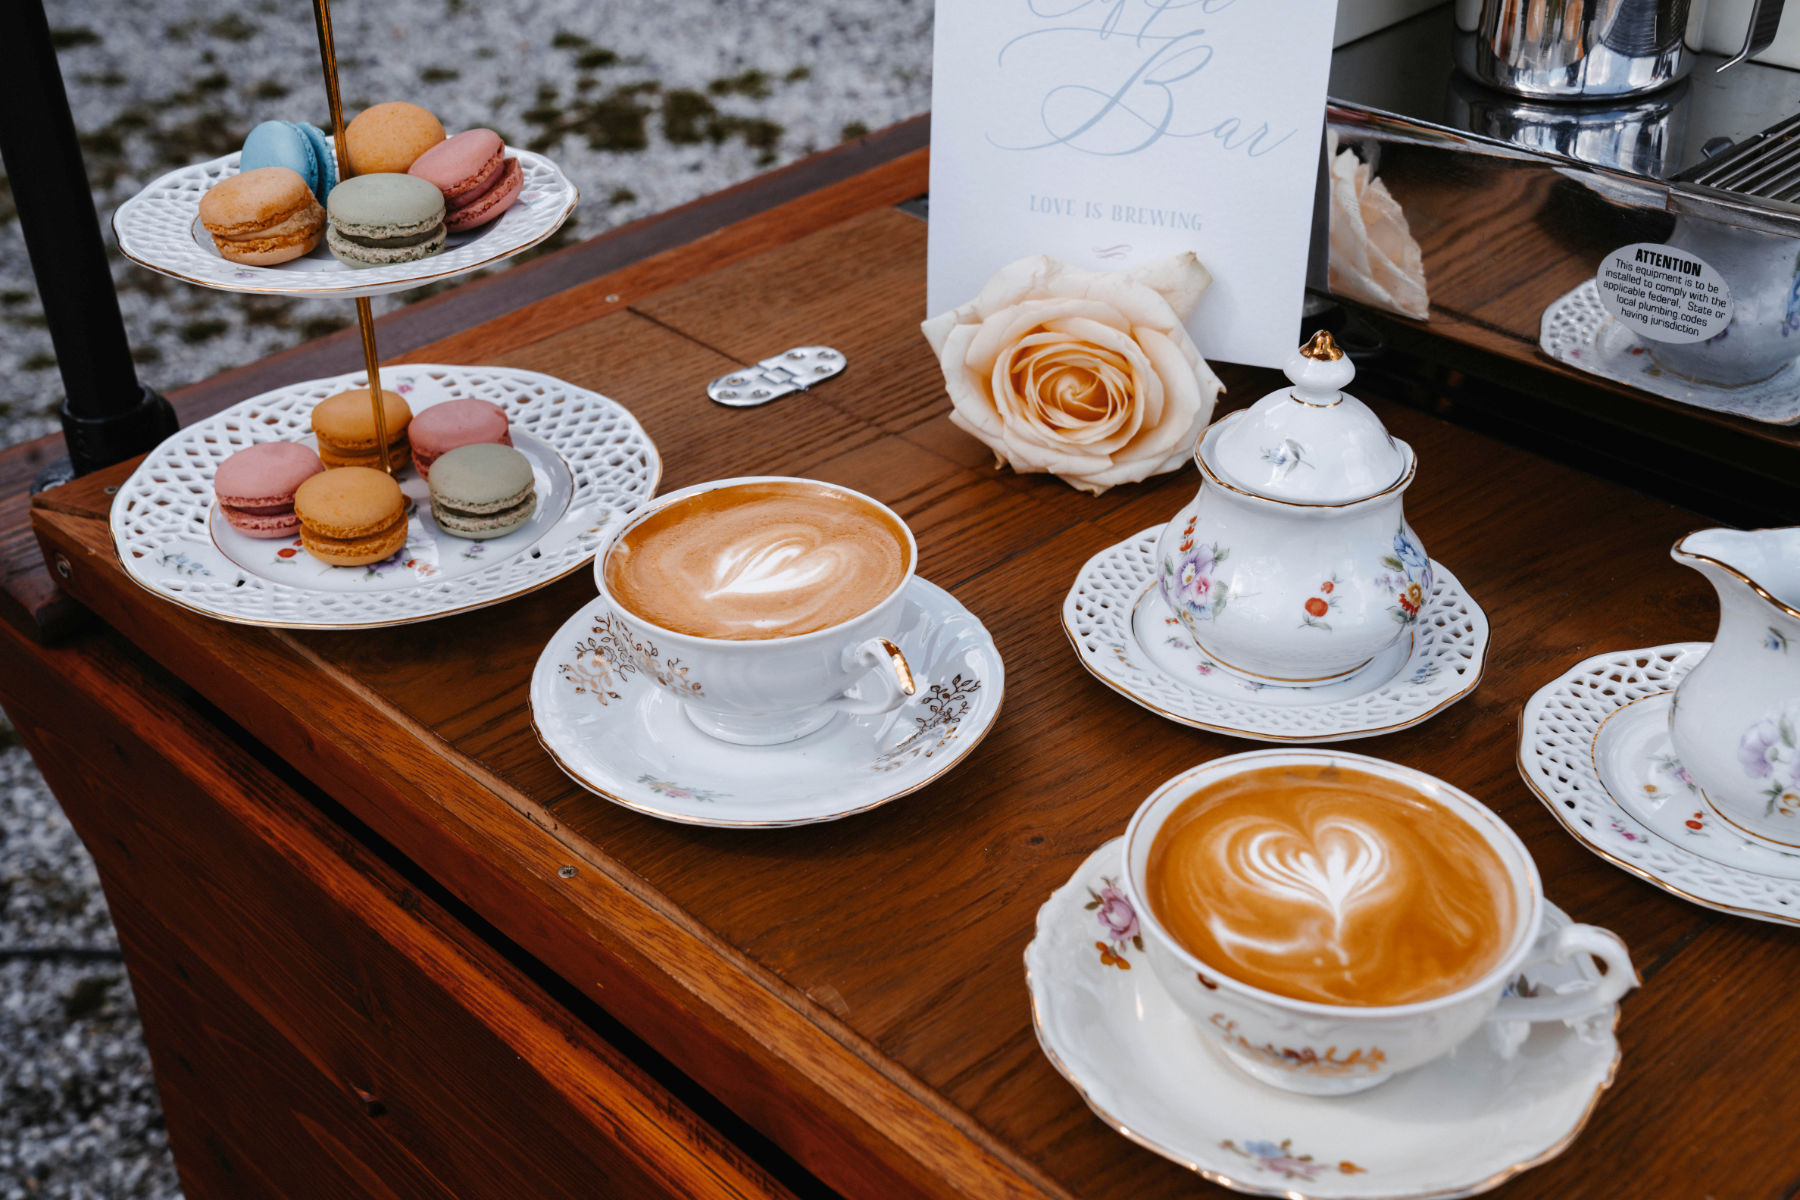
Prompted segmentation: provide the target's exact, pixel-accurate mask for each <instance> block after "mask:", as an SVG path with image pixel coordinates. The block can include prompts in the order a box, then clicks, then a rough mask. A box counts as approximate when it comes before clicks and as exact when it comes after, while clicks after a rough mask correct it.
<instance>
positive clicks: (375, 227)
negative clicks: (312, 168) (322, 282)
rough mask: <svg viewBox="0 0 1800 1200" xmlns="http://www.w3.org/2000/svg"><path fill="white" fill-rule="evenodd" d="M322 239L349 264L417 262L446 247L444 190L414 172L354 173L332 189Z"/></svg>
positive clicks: (326, 208) (375, 264)
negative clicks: (353, 175) (327, 220)
mask: <svg viewBox="0 0 1800 1200" xmlns="http://www.w3.org/2000/svg"><path fill="white" fill-rule="evenodd" d="M325 214H326V216H327V217H329V218H330V221H331V228H330V229H329V230H328V231H327V232H326V234H325V244H326V245H327V246H329V247H331V253H332V254H333V255H335V256H336V257H337V260H338V261H339V262H341V263H343V264H344V265H345V266H349V267H380V266H387V265H389V264H390V263H407V262H415V261H417V260H418V259H421V258H429V257H430V256H431V255H433V254H436V253H438V252H439V251H441V250H442V249H443V248H444V242H445V239H446V238H447V237H448V234H447V233H446V232H445V229H444V194H443V193H442V192H440V191H438V189H437V188H436V187H435V186H434V185H432V184H430V183H427V182H426V181H425V180H423V179H419V178H417V177H415V176H412V175H392V174H375V175H358V176H356V177H354V178H352V179H346V180H344V182H342V183H340V184H338V185H337V186H336V187H335V188H332V189H331V195H330V196H329V197H328V198H327V199H326V201H325Z"/></svg>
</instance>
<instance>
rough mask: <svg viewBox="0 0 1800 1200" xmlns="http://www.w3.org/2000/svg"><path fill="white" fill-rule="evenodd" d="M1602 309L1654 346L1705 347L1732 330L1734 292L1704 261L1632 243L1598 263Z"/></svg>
mask: <svg viewBox="0 0 1800 1200" xmlns="http://www.w3.org/2000/svg"><path fill="white" fill-rule="evenodd" d="M1595 282H1596V283H1597V284H1599V286H1600V307H1602V308H1604V309H1605V310H1606V311H1607V312H1609V313H1611V314H1612V315H1613V316H1614V318H1616V319H1617V320H1618V321H1619V323H1620V324H1622V325H1625V326H1626V327H1628V328H1630V329H1631V330H1632V331H1633V332H1635V333H1637V334H1639V335H1641V336H1643V337H1646V338H1649V339H1650V340H1651V341H1653V342H1668V343H1670V344H1672V345H1677V346H1679V345H1685V344H1687V343H1689V342H1704V341H1706V340H1707V339H1708V338H1710V337H1713V336H1714V335H1715V334H1717V333H1718V332H1719V331H1720V330H1722V329H1724V328H1725V327H1726V326H1727V325H1729V324H1731V288H1730V287H1729V286H1727V285H1726V283H1725V279H1724V276H1722V275H1720V274H1719V273H1718V272H1717V271H1715V270H1713V269H1712V265H1711V264H1710V263H1708V262H1706V261H1705V260H1704V259H1701V258H1699V257H1696V256H1695V255H1693V254H1690V253H1688V252H1687V251H1686V250H1677V249H1675V248H1674V247H1672V246H1663V245H1659V244H1658V243H1656V242H1634V243H1632V244H1631V245H1629V246H1624V247H1621V248H1620V249H1617V250H1614V251H1613V252H1612V253H1611V254H1609V255H1607V256H1606V257H1605V258H1603V259H1601V260H1600V270H1599V272H1598V274H1596V275H1595Z"/></svg>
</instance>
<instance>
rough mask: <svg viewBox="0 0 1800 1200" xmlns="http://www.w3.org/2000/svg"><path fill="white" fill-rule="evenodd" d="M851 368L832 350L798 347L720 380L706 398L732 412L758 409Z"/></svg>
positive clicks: (710, 389) (825, 347)
mask: <svg viewBox="0 0 1800 1200" xmlns="http://www.w3.org/2000/svg"><path fill="white" fill-rule="evenodd" d="M849 365H850V364H849V360H847V359H846V358H845V357H844V356H843V355H842V354H839V353H838V352H837V351H836V350H833V349H832V348H831V347H830V346H796V347H795V348H794V349H792V350H786V351H783V352H782V353H780V354H777V355H775V356H773V357H772V358H765V359H763V360H762V361H761V362H759V363H756V364H755V365H753V366H749V367H745V368H744V369H742V370H740V371H733V372H732V373H731V374H729V375H721V376H719V378H717V379H715V380H713V381H712V382H711V383H709V384H707V385H706V394H707V395H708V396H709V397H711V398H712V399H713V400H715V401H716V402H718V403H720V404H724V405H728V406H730V407H732V408H754V407H756V406H757V405H758V404H767V403H768V402H769V401H771V400H779V399H780V398H781V397H783V396H786V395H788V394H789V393H791V392H804V391H805V390H806V389H807V388H809V387H811V386H812V385H813V384H815V383H823V382H824V381H825V380H827V379H830V378H832V377H834V376H836V375H839V374H841V373H842V372H843V370H844V368H845V367H847V366H849Z"/></svg>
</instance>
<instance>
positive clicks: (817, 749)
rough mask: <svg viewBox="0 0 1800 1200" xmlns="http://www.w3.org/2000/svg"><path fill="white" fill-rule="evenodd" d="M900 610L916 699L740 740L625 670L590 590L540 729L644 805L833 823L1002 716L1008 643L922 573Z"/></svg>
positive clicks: (945, 758)
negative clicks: (788, 732)
mask: <svg viewBox="0 0 1800 1200" xmlns="http://www.w3.org/2000/svg"><path fill="white" fill-rule="evenodd" d="M902 620H903V622H904V623H903V625H902V628H901V632H900V635H899V637H898V638H896V639H895V640H896V641H897V642H898V643H899V645H900V649H901V651H902V652H903V653H904V654H905V655H906V660H907V662H908V663H910V664H912V668H913V674H914V677H915V678H917V679H918V680H919V681H920V682H919V691H918V694H917V695H916V696H914V697H913V698H912V699H911V700H909V701H907V703H905V704H903V705H901V706H900V707H899V708H898V709H895V710H894V711H893V712H891V713H884V714H881V715H879V716H867V717H863V716H850V715H848V714H843V715H839V716H838V717H836V718H835V719H833V720H832V722H831V723H830V724H829V725H827V726H825V728H823V729H821V730H819V731H818V732H816V733H812V734H809V735H807V736H806V737H803V738H800V739H799V740H798V741H793V742H788V743H785V744H783V745H779V746H734V745H729V744H727V743H725V742H721V741H718V740H716V739H714V738H711V737H708V736H707V735H706V734H704V733H701V732H700V731H699V730H698V729H697V728H695V727H694V725H693V723H692V722H691V721H689V720H688V719H687V716H686V714H685V713H683V712H682V711H681V708H680V705H679V702H677V701H676V700H675V698H674V697H672V696H671V695H669V694H668V693H667V692H665V691H663V690H662V689H660V688H658V687H656V686H655V685H654V684H652V683H650V682H648V681H647V680H646V679H645V678H644V676H643V675H642V674H641V673H640V672H638V671H637V670H636V669H635V667H631V666H627V667H625V668H624V669H621V665H620V660H619V659H617V658H616V657H615V649H614V647H615V645H616V643H615V642H614V640H613V639H614V637H615V636H616V635H615V633H614V631H613V628H612V615H611V613H610V611H609V610H608V609H607V608H606V606H605V605H604V604H603V603H601V602H600V601H595V602H593V603H592V604H590V605H589V606H588V607H587V608H584V609H583V610H582V611H581V612H579V613H577V614H575V616H573V617H571V618H570V619H569V620H568V621H567V622H566V623H565V624H564V625H563V627H562V628H561V629H559V630H557V631H556V636H555V637H553V638H551V639H550V644H549V645H548V646H546V647H545V648H544V652H543V654H542V655H541V656H539V658H538V662H537V667H536V669H534V670H533V671H532V674H531V723H532V727H533V728H534V729H536V730H537V735H538V741H540V742H542V743H543V745H544V749H545V750H547V751H549V753H550V756H551V757H552V758H554V759H555V760H556V764H557V766H559V767H561V768H562V769H563V771H564V773H566V774H567V775H568V776H569V778H571V779H573V780H574V781H575V782H576V783H578V784H580V785H581V786H582V787H584V788H586V789H588V790H589V791H590V792H593V793H594V794H595V795H597V796H602V797H604V798H606V799H608V800H611V801H612V802H613V803H615V804H621V805H623V806H625V807H626V808H629V809H632V810H634V811H636V812H641V813H647V814H649V815H650V816H653V817H662V818H663V819H665V820H669V821H681V822H684V823H686V824H690V825H715V826H721V827H724V828H774V827H779V826H786V825H809V824H812V823H814V822H818V821H834V820H836V819H837V818H839V817H847V816H850V815H851V814H853V813H859V812H865V811H867V810H868V809H871V808H875V807H877V806H879V805H882V804H886V803H887V802H888V801H890V800H893V799H896V798H898V797H900V796H904V795H906V794H907V793H908V792H913V791H917V790H918V789H919V788H922V787H924V786H925V785H926V784H928V783H930V782H931V781H932V780H934V779H936V778H937V777H938V776H940V775H942V774H944V773H945V772H946V771H948V770H950V769H951V768H952V767H954V766H955V765H956V764H957V763H958V762H960V761H962V759H963V758H964V757H965V756H966V755H967V754H968V753H969V752H970V751H971V750H973V749H974V748H975V746H976V744H977V743H979V742H980V741H981V739H982V738H983V737H985V736H986V735H987V732H988V730H989V729H990V728H992V727H993V724H994V719H995V718H996V717H997V716H998V715H999V713H1000V699H1001V695H1002V693H1003V692H1004V691H1005V687H1006V677H1005V672H1004V670H1003V669H1002V667H1001V664H1000V652H999V651H998V650H996V649H995V648H994V639H993V638H992V637H990V636H988V631H987V630H986V628H984V627H983V626H982V624H981V622H980V621H979V620H978V619H976V617H975V615H974V614H973V613H971V612H970V611H969V610H968V609H966V608H964V607H963V606H962V605H961V604H958V603H957V602H956V598H955V597H954V596H952V595H950V593H949V592H946V591H945V590H944V589H942V588H940V587H938V586H937V585H936V584H932V583H927V582H926V581H925V580H923V579H914V580H913V581H912V582H911V583H910V584H908V585H907V594H906V605H905V611H904V616H903V618H902ZM626 661H629V660H626Z"/></svg>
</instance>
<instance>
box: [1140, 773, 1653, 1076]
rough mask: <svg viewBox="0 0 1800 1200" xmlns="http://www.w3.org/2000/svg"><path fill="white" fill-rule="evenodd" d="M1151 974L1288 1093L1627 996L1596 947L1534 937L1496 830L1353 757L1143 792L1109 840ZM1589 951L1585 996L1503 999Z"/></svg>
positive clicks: (1247, 1064)
mask: <svg viewBox="0 0 1800 1200" xmlns="http://www.w3.org/2000/svg"><path fill="white" fill-rule="evenodd" d="M1124 853H1125V877H1126V881H1127V891H1128V894H1129V896H1130V898H1131V902H1132V904H1133V906H1134V907H1135V908H1136V910H1137V914H1138V918H1139V920H1140V922H1141V923H1142V926H1143V929H1144V935H1145V942H1146V950H1147V951H1148V956H1149V959H1150V963H1151V966H1152V969H1153V970H1154V971H1155V972H1156V974H1157V977H1158V979H1159V980H1160V981H1161V982H1162V983H1163V985H1164V986H1165V987H1166V988H1167V989H1168V990H1169V992H1170V994H1171V995H1172V996H1173V997H1174V999H1175V1001H1176V1002H1177V1003H1178V1004H1179V1005H1180V1006H1181V1008H1182V1010H1183V1011H1184V1012H1186V1013H1187V1015H1188V1016H1189V1017H1191V1018H1192V1019H1193V1020H1194V1021H1195V1022H1196V1023H1197V1024H1199V1026H1200V1027H1201V1029H1202V1030H1203V1031H1204V1032H1205V1033H1206V1034H1207V1035H1209V1036H1210V1037H1211V1039H1212V1040H1213V1043H1214V1044H1215V1045H1216V1046H1218V1047H1219V1048H1220V1049H1221V1050H1222V1051H1223V1052H1224V1053H1225V1055H1226V1057H1227V1058H1228V1059H1229V1060H1230V1061H1231V1062H1232V1063H1233V1064H1234V1065H1236V1066H1238V1067H1240V1068H1242V1069H1243V1070H1244V1071H1246V1072H1247V1073H1249V1074H1250V1075H1252V1076H1254V1077H1256V1078H1257V1079H1260V1080H1262V1081H1263V1082H1265V1083H1269V1084H1273V1085H1274V1086H1276V1087H1281V1088H1286V1089H1288V1090H1292V1091H1301V1092H1311V1093H1314V1094H1327V1095H1329V1094H1342V1093H1348V1092H1354V1091H1361V1090H1363V1089H1364V1088H1368V1087H1373V1086H1374V1085H1376V1084H1378V1083H1380V1082H1382V1081H1383V1080H1385V1079H1387V1078H1389V1077H1391V1076H1392V1075H1393V1074H1395V1073H1396V1072H1398V1071H1404V1070H1407V1069H1408V1068H1410V1067H1414V1066H1418V1065H1420V1064H1422V1063H1425V1062H1428V1061H1430V1060H1431V1059H1433V1058H1436V1057H1438V1056H1439V1055H1441V1054H1444V1053H1445V1052H1447V1051H1449V1050H1450V1049H1451V1048H1453V1047H1454V1046H1456V1045H1457V1044H1458V1043H1460V1042H1461V1041H1462V1040H1463V1039H1464V1038H1466V1037H1468V1036H1469V1035H1470V1034H1471V1033H1473V1032H1474V1031H1475V1030H1476V1029H1477V1028H1478V1027H1479V1026H1480V1025H1481V1023H1482V1022H1483V1021H1484V1020H1486V1019H1488V1018H1489V1017H1490V1016H1492V1017H1494V1018H1496V1019H1508V1020H1551V1019H1560V1018H1567V1017H1571V1016H1577V1015H1582V1014H1585V1013H1588V1012H1593V1011H1598V1010H1600V1009H1602V1008H1604V1007H1606V1006H1609V1005H1611V1004H1612V1003H1613V1002H1614V1001H1616V1000H1617V999H1618V997H1619V996H1620V995H1622V994H1623V993H1624V992H1625V991H1626V990H1628V989H1629V988H1630V987H1632V986H1634V984H1635V982H1636V975H1635V974H1634V972H1633V971H1632V968H1631V961H1630V958H1629V957H1628V956H1627V954H1626V952H1625V947H1624V946H1623V945H1622V944H1621V943H1620V942H1619V940H1618V938H1616V937H1615V936H1614V935H1612V934H1611V933H1609V932H1607V931H1606V930H1603V929H1598V928H1596V927H1594V926H1590V925H1571V926H1567V927H1564V928H1561V929H1557V930H1555V931H1554V932H1551V933H1548V934H1544V935H1543V936H1541V937H1540V933H1541V931H1542V923H1543V910H1544V901H1543V891H1542V886H1541V884H1540V882H1539V880H1538V874H1537V868H1536V866H1535V865H1534V864H1533V863H1532V861H1531V856H1530V855H1529V854H1528V853H1527V852H1526V850H1525V847H1524V845H1523V844H1522V843H1520V841H1519V840H1518V838H1517V837H1516V836H1514V835H1513V833H1512V831H1511V830H1510V829H1508V828H1507V826H1506V824H1505V823H1504V822H1502V821H1501V820H1500V819H1499V817H1497V816H1495V815H1494V814H1493V813H1492V812H1491V811H1489V810H1488V809H1487V808H1485V807H1483V806H1482V805H1480V804H1478V803H1477V802H1476V801H1475V800H1474V799H1472V798H1471V797H1469V796H1468V795H1466V794H1464V793H1463V792H1461V791H1459V790H1457V789H1456V788H1453V787H1451V786H1450V785H1449V784H1447V783H1444V782H1443V781H1441V780H1438V779H1435V778H1433V777H1431V776H1429V775H1426V774H1424V773H1423V772H1420V771H1414V770H1411V769H1410V768H1407V767H1402V766H1399V765H1398V764H1395V763H1390V762H1385V761H1383V760H1381V759H1376V758H1369V757H1366V756H1363V755H1358V754H1344V753H1341V752H1334V751H1324V750H1298V751H1289V750H1278V751H1277V750H1270V751H1257V752H1253V753H1249V754H1239V755H1233V756H1231V757H1229V758H1221V759H1215V760H1213V761H1212V762H1210V763H1207V764H1205V765H1204V766H1201V767H1197V768H1195V769H1194V770H1192V771H1188V772H1186V773H1184V774H1183V775H1180V776H1177V777H1176V778H1175V779H1172V780H1170V781H1169V782H1167V783H1165V784H1164V785H1163V786H1162V787H1161V788H1159V789H1157V791H1156V792H1155V793H1153V794H1152V795H1151V797H1150V798H1149V799H1148V800H1146V801H1145V802H1144V804H1143V805H1142V806H1141V807H1140V808H1139V809H1138V812H1137V814H1136V816H1134V817H1133V818H1132V822H1131V826H1130V828H1129V830H1128V831H1127V833H1126V838H1125V851H1124ZM1576 952H1583V953H1588V954H1592V955H1594V956H1595V957H1597V958H1599V959H1601V960H1602V961H1603V962H1605V963H1606V965H1607V968H1608V971H1607V974H1606V976H1605V977H1604V979H1603V981H1602V982H1601V984H1600V985H1599V986H1597V987H1595V988H1594V989H1592V990H1590V991H1587V992H1582V993H1575V994H1571V995H1567V996H1557V997H1530V998H1524V997H1508V998H1505V999H1502V995H1503V993H1504V992H1505V990H1506V984H1507V982H1508V981H1509V980H1511V979H1514V978H1516V977H1517V976H1518V974H1519V972H1520V969H1521V968H1522V967H1524V966H1525V965H1527V964H1528V963H1531V962H1535V961H1540V960H1543V959H1547V958H1565V957H1567V956H1568V955H1569V954H1572V953H1576Z"/></svg>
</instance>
